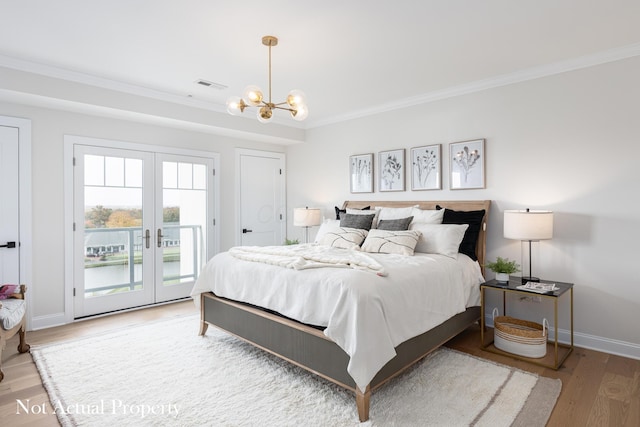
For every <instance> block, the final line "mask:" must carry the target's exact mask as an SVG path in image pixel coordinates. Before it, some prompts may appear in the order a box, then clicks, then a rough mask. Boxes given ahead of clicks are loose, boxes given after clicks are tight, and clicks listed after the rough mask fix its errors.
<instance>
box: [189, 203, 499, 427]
mask: <svg viewBox="0 0 640 427" xmlns="http://www.w3.org/2000/svg"><path fill="white" fill-rule="evenodd" d="M415 205H418V206H419V207H420V208H421V209H435V207H436V205H439V206H441V207H443V208H449V209H452V210H457V211H472V210H481V209H484V210H485V215H484V218H483V220H482V226H481V228H480V235H479V238H478V243H477V246H476V254H477V256H478V262H479V263H480V266H481V268H482V272H483V274H484V267H483V265H484V263H485V254H486V223H487V219H488V217H489V207H490V205H491V201H490V200H478V201H392V202H388V201H386V202H385V201H347V202H345V203H344V204H343V209H344V208H355V209H360V208H363V207H366V206H371V207H372V208H373V207H374V206H385V207H407V206H415ZM200 311H201V312H200V335H204V334H205V333H206V331H207V327H208V326H209V325H213V326H215V327H217V328H219V329H222V330H224V331H226V332H228V333H230V334H232V335H235V336H237V337H238V338H240V339H242V340H244V341H247V342H249V343H250V344H253V345H254V346H256V347H259V348H261V349H263V350H265V351H268V352H269V353H272V354H274V355H276V356H278V357H280V358H282V359H284V360H287V361H289V362H291V363H293V364H295V365H297V366H300V367H302V368H304V369H306V370H308V371H310V372H313V373H314V374H316V375H319V376H321V377H322V378H325V379H327V380H329V381H331V382H333V383H335V384H338V385H340V386H342V387H344V388H346V389H348V390H351V391H353V392H354V393H355V396H356V404H357V408H358V416H359V418H360V421H362V422H364V421H367V420H368V419H369V402H370V398H371V393H372V392H373V391H375V390H376V389H378V388H379V387H381V386H382V385H383V384H385V383H386V382H387V381H389V380H390V379H392V378H394V377H396V376H398V375H399V374H400V373H402V372H403V371H404V370H406V369H407V368H409V367H411V366H412V365H413V364H415V363H416V362H417V361H419V360H421V359H422V358H424V357H425V356H427V355H428V354H429V353H431V352H432V351H434V350H435V349H437V348H438V347H440V346H441V345H443V344H444V343H446V342H447V341H449V340H450V339H451V338H453V337H454V336H456V335H458V334H459V333H460V332H462V331H464V330H465V329H466V328H467V327H469V326H470V325H472V324H473V323H475V322H477V321H479V319H480V307H477V306H476V307H469V308H468V309H467V310H466V311H465V312H462V313H459V314H457V315H455V316H454V317H452V318H451V319H449V320H447V321H445V322H444V323H442V324H441V325H439V326H436V327H435V328H433V329H431V330H429V331H427V332H425V333H423V334H421V335H418V336H416V337H414V338H411V339H409V340H407V341H405V342H403V343H402V344H400V345H398V346H397V347H396V353H397V355H396V356H395V357H394V358H393V359H391V360H390V361H389V362H387V364H386V365H385V366H384V367H383V368H382V369H381V370H380V371H379V372H378V373H377V374H376V376H375V377H374V378H373V380H372V381H371V383H369V385H368V386H367V388H366V390H365V391H364V392H363V391H361V390H360V389H359V387H357V386H356V384H355V382H354V381H353V379H352V378H351V376H350V375H349V373H348V372H347V364H348V363H349V356H348V355H347V354H346V353H345V352H344V350H342V349H341V348H340V347H339V346H338V345H337V344H336V343H335V342H333V341H332V340H331V339H329V338H328V337H326V336H325V335H324V334H323V332H322V330H320V329H318V328H316V327H313V326H309V325H305V324H302V323H300V322H297V321H295V320H291V319H288V318H285V317H282V316H280V315H278V314H274V313H271V312H268V311H265V310H262V309H260V308H257V307H253V306H250V305H248V304H244V303H240V302H236V301H232V300H229V299H226V298H221V297H218V296H216V295H214V294H213V293H211V292H209V293H203V294H201V308H200Z"/></svg>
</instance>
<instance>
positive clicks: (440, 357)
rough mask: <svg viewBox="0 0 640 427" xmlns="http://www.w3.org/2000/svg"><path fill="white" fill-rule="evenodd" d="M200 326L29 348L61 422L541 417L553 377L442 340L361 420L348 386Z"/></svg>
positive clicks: (407, 422) (396, 422) (309, 422)
mask: <svg viewBox="0 0 640 427" xmlns="http://www.w3.org/2000/svg"><path fill="white" fill-rule="evenodd" d="M198 327H199V320H198V318H197V317H195V316H188V317H178V318H175V319H172V320H168V321H161V322H154V323H149V324H146V325H142V326H134V327H131V328H128V329H126V330H121V331H118V332H113V333H107V334H103V335H100V336H96V337H91V338H85V339H79V340H74V341H70V342H65V343H60V344H52V345H47V346H41V347H35V348H34V347H32V350H31V354H32V355H33V358H34V360H35V362H36V365H37V367H38V370H39V372H40V375H41V377H42V380H43V383H44V384H45V387H46V388H47V391H48V393H49V397H50V400H51V403H52V405H53V407H54V409H55V410H56V413H57V416H58V419H59V420H60V422H61V424H62V425H64V426H76V425H78V426H92V427H94V426H110V427H111V426H261V427H265V426H332V427H333V426H354V425H362V426H468V425H479V426H484V425H486V426H492V427H496V426H509V425H526V426H536V425H539V426H544V424H545V423H546V421H547V420H548V417H549V414H550V413H551V410H552V409H553V406H554V405H555V402H556V399H557V396H558V394H559V392H560V388H561V383H560V381H559V380H551V379H548V378H542V377H538V376H537V375H534V374H530V373H526V372H522V371H518V370H514V369H512V368H509V367H506V366H502V365H497V364H495V363H491V362H488V361H485V360H482V359H479V358H475V357H472V356H469V355H466V354H463V353H459V352H457V351H453V350H449V349H446V348H442V349H440V350H438V351H436V352H435V353H433V354H432V355H431V356H429V357H428V358H426V359H425V360H424V361H423V362H421V363H418V364H417V365H416V366H415V367H414V368H413V369H411V370H410V371H409V372H407V373H406V374H405V375H402V376H400V377H399V378H397V379H395V380H393V381H391V382H389V383H388V384H386V385H385V386H383V387H382V388H381V389H379V390H378V391H376V392H374V393H373V394H372V398H371V413H370V415H371V419H370V420H369V421H368V422H367V423H363V424H361V423H359V422H358V415H357V410H356V405H355V397H354V395H353V393H351V392H348V391H346V390H344V389H342V388H340V387H338V386H335V385H333V384H331V383H329V382H327V381H325V380H322V379H320V378H318V377H317V376H315V375H312V374H309V373H307V372H306V371H304V370H302V369H300V368H297V367H295V366H293V365H291V364H289V363H286V362H283V361H280V360H279V359H278V358H276V357H274V356H271V355H269V354H267V353H265V352H263V351H261V350H258V349H255V348H254V347H252V346H250V345H248V344H245V343H244V342H242V341H240V340H238V339H236V338H234V337H231V336H229V335H227V334H225V333H223V332H220V331H218V330H217V329H215V328H213V327H210V328H209V330H208V331H207V334H206V336H204V337H200V336H198V335H197V332H198ZM32 403H33V402H32Z"/></svg>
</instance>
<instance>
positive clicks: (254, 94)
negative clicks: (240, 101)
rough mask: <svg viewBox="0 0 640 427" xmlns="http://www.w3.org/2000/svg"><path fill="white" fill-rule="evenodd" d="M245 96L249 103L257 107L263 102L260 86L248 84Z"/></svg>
mask: <svg viewBox="0 0 640 427" xmlns="http://www.w3.org/2000/svg"><path fill="white" fill-rule="evenodd" d="M243 98H244V99H246V100H247V104H249V105H251V106H252V107H257V106H258V105H260V103H261V102H262V98H263V95H262V90H260V88H259V87H258V86H247V87H246V88H245V90H244V96H243Z"/></svg>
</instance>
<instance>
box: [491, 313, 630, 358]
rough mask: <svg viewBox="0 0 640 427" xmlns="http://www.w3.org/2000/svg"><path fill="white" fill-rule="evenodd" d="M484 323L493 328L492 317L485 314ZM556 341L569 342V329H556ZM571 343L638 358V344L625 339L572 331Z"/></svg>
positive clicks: (551, 336)
mask: <svg viewBox="0 0 640 427" xmlns="http://www.w3.org/2000/svg"><path fill="white" fill-rule="evenodd" d="M485 324H486V325H487V326H488V327H490V328H493V318H492V317H491V316H486V315H485ZM549 339H550V340H554V339H555V330H554V329H553V328H552V329H550V330H549ZM558 342H560V343H562V344H570V343H571V331H569V330H567V329H561V328H560V329H558ZM573 344H574V345H575V346H576V347H581V348H587V349H589V350H595V351H601V352H603V353H608V354H615V355H617V356H622V357H628V358H630V359H636V360H640V344H635V343H631V342H626V341H620V340H614V339H611V338H605V337H599V336H596V335H590V334H584V333H581V332H575V331H574V332H573Z"/></svg>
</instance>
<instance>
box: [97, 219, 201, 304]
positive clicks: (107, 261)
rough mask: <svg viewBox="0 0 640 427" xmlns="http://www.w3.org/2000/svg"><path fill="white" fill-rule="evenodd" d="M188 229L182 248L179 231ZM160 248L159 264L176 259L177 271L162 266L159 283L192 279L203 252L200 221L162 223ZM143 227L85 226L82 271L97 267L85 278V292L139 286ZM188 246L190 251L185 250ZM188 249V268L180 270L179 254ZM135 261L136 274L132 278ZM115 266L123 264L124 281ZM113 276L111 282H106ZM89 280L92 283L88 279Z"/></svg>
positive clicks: (98, 293) (121, 289) (138, 287)
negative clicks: (111, 271)
mask: <svg viewBox="0 0 640 427" xmlns="http://www.w3.org/2000/svg"><path fill="white" fill-rule="evenodd" d="M183 230H190V233H189V237H190V238H188V239H184V240H187V241H188V240H190V241H191V242H190V246H191V247H190V248H185V243H184V242H183V240H182V239H181V235H182V231H183ZM163 233H164V234H165V238H163V242H162V248H163V256H162V259H163V265H165V266H166V265H168V264H167V263H170V262H175V263H178V266H179V268H178V269H177V273H173V274H168V275H167V271H164V270H165V269H164V268H163V278H162V280H163V283H164V284H170V283H171V282H175V283H181V282H183V281H184V280H185V279H186V280H189V279H191V280H195V279H197V278H198V272H199V271H200V266H201V261H200V260H201V258H202V253H203V247H204V245H203V236H202V227H201V226H200V225H164V226H163ZM143 244H144V240H143V230H142V228H140V227H118V228H87V229H85V248H84V249H85V266H84V268H85V271H86V270H88V269H98V270H96V271H95V273H97V274H95V275H94V280H86V276H87V275H86V274H85V293H90V294H94V295H105V294H107V293H110V292H113V291H116V290H118V291H119V292H123V291H133V290H136V288H137V289H141V288H142V277H141V273H140V269H141V265H142V249H143ZM188 249H190V251H189V250H188ZM184 252H190V254H191V259H192V266H191V272H187V273H184V274H183V273H182V271H183V270H184V268H183V267H182V266H181V264H180V258H181V255H183V253H184ZM136 265H138V267H137V269H138V270H139V271H138V273H139V274H138V276H139V278H138V279H136ZM118 266H127V268H128V274H125V277H126V276H128V281H126V280H125V281H122V270H118V269H117V268H118ZM108 267H112V268H115V269H116V271H117V273H118V274H117V275H115V276H118V277H117V278H115V277H111V278H110V276H114V275H111V274H107V270H106V268H108ZM100 269H105V270H104V273H105V274H100V273H99V271H100ZM111 279H115V280H113V281H114V282H115V283H109V282H110V281H111ZM91 281H93V283H89V282H91Z"/></svg>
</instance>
